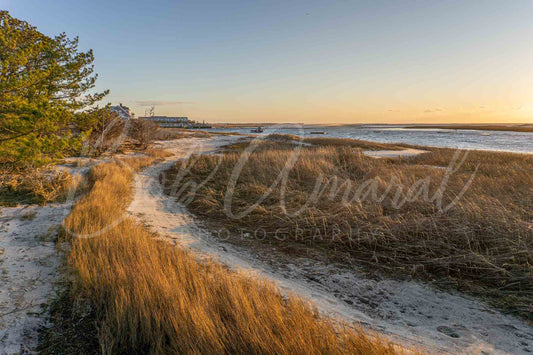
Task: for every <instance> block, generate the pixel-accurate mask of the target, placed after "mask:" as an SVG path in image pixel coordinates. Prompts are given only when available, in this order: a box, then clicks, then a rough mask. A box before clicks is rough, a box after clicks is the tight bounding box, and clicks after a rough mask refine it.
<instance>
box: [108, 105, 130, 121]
mask: <svg viewBox="0 0 533 355" xmlns="http://www.w3.org/2000/svg"><path fill="white" fill-rule="evenodd" d="M109 110H110V111H111V112H114V113H116V114H117V115H119V117H121V118H122V119H123V120H130V119H131V118H132V113H131V112H130V108H129V107H127V106H124V105H122V104H121V103H120V104H118V105H116V106H111V107H109Z"/></svg>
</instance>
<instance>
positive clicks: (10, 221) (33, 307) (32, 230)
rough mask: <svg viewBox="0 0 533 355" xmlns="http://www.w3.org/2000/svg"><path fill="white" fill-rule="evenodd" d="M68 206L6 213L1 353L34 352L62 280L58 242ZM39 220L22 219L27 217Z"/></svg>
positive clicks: (0, 278)
mask: <svg viewBox="0 0 533 355" xmlns="http://www.w3.org/2000/svg"><path fill="white" fill-rule="evenodd" d="M68 209H69V208H68V206H67V205H66V204H50V205H47V206H44V207H41V206H29V207H9V208H1V209H0V213H1V215H0V353H1V354H19V353H30V352H32V351H33V350H34V349H35V347H36V346H37V342H38V330H39V328H40V327H42V326H46V325H47V319H48V303H49V300H50V299H51V297H52V296H53V295H54V288H55V287H54V283H55V282H56V281H58V266H59V258H58V254H57V251H56V248H55V242H54V240H55V238H56V236H57V230H58V228H59V226H60V224H61V221H62V219H63V217H64V215H65V213H68ZM30 213H31V214H35V217H34V219H33V220H29V219H27V220H21V219H20V217H21V216H24V215H26V214H30Z"/></svg>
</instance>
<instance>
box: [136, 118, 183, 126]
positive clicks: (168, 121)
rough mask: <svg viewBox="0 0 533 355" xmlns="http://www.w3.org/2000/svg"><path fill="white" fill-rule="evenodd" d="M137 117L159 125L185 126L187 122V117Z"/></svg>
mask: <svg viewBox="0 0 533 355" xmlns="http://www.w3.org/2000/svg"><path fill="white" fill-rule="evenodd" d="M139 118H140V119H143V120H150V121H153V122H156V123H157V124H159V126H161V127H185V126H186V125H187V124H188V123H189V118H188V117H171V116H146V117H139Z"/></svg>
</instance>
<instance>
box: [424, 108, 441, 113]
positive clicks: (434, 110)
mask: <svg viewBox="0 0 533 355" xmlns="http://www.w3.org/2000/svg"><path fill="white" fill-rule="evenodd" d="M442 111H444V110H443V109H441V108H428V109H426V110H424V112H426V113H433V112H442Z"/></svg>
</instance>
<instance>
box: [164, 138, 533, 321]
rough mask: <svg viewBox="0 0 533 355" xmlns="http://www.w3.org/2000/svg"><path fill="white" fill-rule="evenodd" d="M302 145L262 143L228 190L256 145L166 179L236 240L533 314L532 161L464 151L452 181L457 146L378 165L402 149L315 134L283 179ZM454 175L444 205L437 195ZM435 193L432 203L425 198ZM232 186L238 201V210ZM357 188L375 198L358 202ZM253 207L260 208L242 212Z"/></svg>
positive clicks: (193, 162)
mask: <svg viewBox="0 0 533 355" xmlns="http://www.w3.org/2000/svg"><path fill="white" fill-rule="evenodd" d="M294 140H295V138H294V137H291V136H288V137H287V136H285V137H283V136H279V135H278V136H275V137H271V139H269V140H266V141H264V142H262V143H260V144H259V145H258V146H257V148H256V149H255V151H254V152H253V153H251V155H250V156H249V158H248V160H247V161H246V164H244V165H243V167H242V171H241V172H240V174H239V175H238V180H237V182H236V184H235V185H234V187H233V188H229V189H228V182H230V181H232V180H231V179H230V177H231V174H232V172H233V171H234V167H235V166H236V165H237V163H238V162H239V160H240V159H241V157H242V155H241V154H242V151H243V150H244V149H245V148H246V147H247V146H248V142H246V141H242V142H241V143H238V144H234V145H232V146H230V147H228V149H227V150H226V151H225V154H223V155H222V156H200V157H192V158H191V159H190V160H189V161H188V162H178V163H177V164H176V166H175V167H174V168H173V169H171V170H170V171H167V173H166V174H165V176H164V177H163V180H164V183H165V184H166V192H167V193H169V194H174V195H176V196H177V197H179V198H180V199H181V200H182V201H185V200H190V201H191V203H190V204H189V209H190V210H191V211H193V212H194V213H195V214H196V215H197V216H199V217H201V218H202V219H205V220H207V221H209V222H210V223H211V225H212V226H213V227H214V228H222V227H223V228H228V229H229V230H231V231H232V232H233V234H234V235H236V236H238V235H243V234H246V235H252V236H254V233H256V232H257V231H258V230H259V231H260V236H261V238H257V239H261V240H260V241H259V240H258V241H257V242H258V243H262V244H276V245H278V246H280V247H282V248H285V250H286V251H287V253H308V252H309V250H311V251H314V252H315V254H320V255H326V257H327V258H329V259H332V260H334V261H338V262H350V263H357V264H362V265H367V266H368V269H369V270H376V269H377V270H379V271H380V272H382V273H386V274H392V275H409V276H412V277H416V278H421V279H424V280H427V281H431V282H433V283H435V284H437V285H439V286H442V287H452V288H456V289H460V290H464V291H468V292H470V293H472V294H475V295H477V296H480V297H483V298H488V299H489V300H490V301H491V302H493V303H494V304H496V305H497V306H499V307H500V308H502V309H506V310H509V311H512V312H514V313H516V314H519V315H520V316H522V317H526V318H531V317H532V314H533V310H532V309H531V304H532V303H533V268H532V263H533V228H532V223H531V221H532V220H533V212H532V211H533V209H532V206H533V190H532V186H533V156H532V155H524V154H510V153H495V152H479V151H475V152H469V153H468V155H467V156H466V158H465V160H464V162H463V164H461V165H460V166H458V163H459V162H460V161H461V158H462V157H463V156H464V155H461V156H460V157H458V160H456V161H457V164H455V166H454V169H456V171H454V172H453V173H452V174H450V175H449V177H448V178H447V177H446V176H447V170H446V169H445V167H446V166H448V165H449V164H450V162H451V161H453V159H454V158H453V157H454V154H455V153H456V152H455V151H454V150H451V149H437V148H427V150H429V151H430V152H429V153H427V154H421V155H418V156H416V157H412V158H408V159H405V158H404V159H399V160H392V159H374V158H370V157H367V156H365V155H364V154H362V150H367V149H401V147H397V146H390V145H385V144H377V146H376V145H374V144H373V143H370V142H363V141H349V140H339V139H333V140H329V139H328V138H313V139H306V140H305V143H312V145H310V146H309V145H305V146H303V147H302V151H301V153H300V154H299V157H298V159H297V160H296V161H295V163H294V166H293V167H292V169H290V173H289V174H288V178H287V181H286V183H285V184H280V183H278V182H279V181H278V180H277V179H279V176H280V172H281V171H282V170H283V169H284V167H285V166H286V163H287V162H288V161H290V159H291V156H292V154H293V152H294V149H295V144H294ZM424 149H426V148H424ZM183 168H186V169H185V170H183ZM180 171H181V172H182V173H183V172H184V171H186V173H185V174H183V176H181V175H178V174H180ZM213 172H215V173H214V174H213ZM177 176H180V177H179V178H178V181H177V182H176V178H177ZM445 180H446V183H445V189H444V190H443V193H442V199H441V204H440V206H441V207H442V208H439V202H438V199H432V197H433V196H437V195H436V194H437V193H438V191H439V188H440V187H441V186H442V184H443V181H445ZM470 180H471V182H469V181H470ZM391 181H393V183H392V184H391ZM202 182H205V183H204V184H203V185H200V187H195V186H196V185H198V184H200V183H202ZM369 182H370V184H369ZM195 184H196V185H195ZM283 186H285V187H283ZM317 186H318V194H316V191H317V190H316V187H317ZM365 186H366V187H365ZM399 186H402V189H399V188H398V187H399ZM425 187H427V195H428V197H429V198H423V197H424V194H425V190H424V188H425ZM465 187H466V188H465ZM269 188H270V190H269ZM374 188H375V191H376V195H377V196H378V197H380V196H382V195H384V196H385V197H384V198H383V199H382V200H379V201H378V200H376V198H372V189H374ZM358 189H361V190H358ZM463 189H464V191H463ZM184 191H185V193H184ZM228 191H231V192H232V194H233V195H232V197H231V199H230V203H229V204H228V203H227V200H226V199H227V192H228ZM358 191H359V192H364V191H369V192H370V193H369V195H367V196H366V197H367V198H354V197H356V195H357V192H358ZM386 191H388V193H387V194H385V192H386ZM462 191H463V192H462ZM418 192H419V193H420V194H418ZM314 193H315V195H314ZM463 193H464V194H463ZM364 195H365V194H364V193H360V194H359V197H364ZM313 196H315V197H316V198H315V199H314V201H313V202H312V203H310V204H309V203H308V201H310V200H313V198H312V197H313ZM457 197H460V198H458V199H457V201H455V203H453V204H451V205H450V203H452V202H454V200H455V199H456V198H457ZM405 199H407V200H408V201H407V202H405V203H403V204H398V201H403V200H405ZM257 201H259V203H258V204H257V205H255V207H254V203H256V202H257ZM280 201H284V205H283V204H280ZM448 205H450V206H451V207H450V208H449V209H446V208H445V207H447V206H448ZM228 206H230V208H231V213H229V215H228ZM302 207H305V208H302ZM247 209H250V210H251V212H250V213H248V214H244V213H243V212H244V211H246V210H247ZM300 209H301V213H299V214H296V213H295V212H296V211H298V210H300ZM240 213H243V216H239V214H240ZM231 215H233V217H235V216H238V218H232V217H231ZM237 239H238V238H237ZM252 239H253V238H252Z"/></svg>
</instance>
